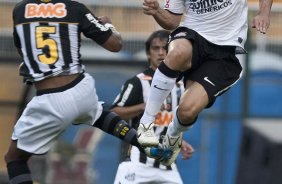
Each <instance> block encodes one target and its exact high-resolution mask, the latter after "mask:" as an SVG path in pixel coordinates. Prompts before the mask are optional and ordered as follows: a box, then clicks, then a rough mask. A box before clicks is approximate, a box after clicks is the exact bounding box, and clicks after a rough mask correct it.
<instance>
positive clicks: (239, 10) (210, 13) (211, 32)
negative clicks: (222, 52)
mask: <svg viewBox="0 0 282 184" xmlns="http://www.w3.org/2000/svg"><path fill="white" fill-rule="evenodd" d="M164 8H165V9H167V10H169V11H170V12H172V13H175V14H184V17H183V19H182V22H181V24H180V26H184V27H187V28H190V29H193V30H195V31H196V32H198V33H199V34H200V35H201V36H203V37H204V38H206V39H207V40H208V41H210V42H212V43H214V44H217V45H234V46H238V47H241V48H244V44H245V41H246V38H247V29H248V25H247V14H248V6H247V2H246V0H166V2H165V7H164Z"/></svg>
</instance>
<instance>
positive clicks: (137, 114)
mask: <svg viewBox="0 0 282 184" xmlns="http://www.w3.org/2000/svg"><path fill="white" fill-rule="evenodd" d="M169 34H170V32H169V31H166V30H158V31H154V32H153V33H152V34H151V35H150V36H149V37H148V39H147V40H146V42H145V48H146V55H147V58H148V64H149V67H148V68H146V69H145V70H144V71H143V72H142V73H139V74H137V75H136V76H134V77H132V78H130V79H128V80H127V81H126V82H125V83H124V85H123V86H122V89H121V92H120V94H119V95H118V96H117V97H116V99H115V101H114V103H113V106H112V108H111V110H112V111H113V112H115V113H117V114H118V115H119V116H120V117H121V118H122V119H125V120H127V122H128V123H129V124H130V125H131V126H132V127H135V128H137V127H138V125H139V121H140V118H141V115H142V113H143V112H144V109H145V103H146V102H147V97H148V93H149V91H150V84H151V82H152V78H153V75H154V72H155V70H156V69H157V67H158V65H159V64H160V62H161V61H162V60H163V59H164V58H165V56H166V53H167V41H168V37H169ZM183 92H184V85H183V82H182V81H179V82H177V83H176V84H175V85H174V88H173V90H172V91H171V93H170V95H169V96H168V97H167V98H166V99H165V101H164V103H163V105H162V109H161V111H160V112H158V115H157V117H156V120H155V122H156V123H155V127H154V130H155V134H156V135H157V137H158V139H159V140H160V141H161V140H162V136H163V135H165V134H166V131H167V126H168V124H169V123H170V121H171V119H172V117H173V109H175V108H176V107H177V105H178V103H179V99H180V95H181V94H182V93H183ZM121 150H122V151H121V153H122V154H121V159H122V162H121V163H120V164H119V167H118V170H117V173H116V177H115V181H114V184H119V183H122V184H139V183H140V184H141V183H152V184H153V183H158V184H162V183H170V184H183V181H182V179H181V176H180V174H179V172H178V169H177V167H176V164H175V163H173V164H172V165H171V166H164V165H162V164H160V162H159V161H158V160H155V159H153V158H149V157H147V156H146V155H145V154H144V153H142V152H140V151H139V149H137V148H136V147H135V146H130V145H128V144H126V143H122V146H121ZM193 151H194V150H193V147H192V146H191V145H189V144H188V143H187V142H185V141H183V142H182V145H181V153H182V158H183V159H188V158H190V157H191V156H192V154H193Z"/></svg>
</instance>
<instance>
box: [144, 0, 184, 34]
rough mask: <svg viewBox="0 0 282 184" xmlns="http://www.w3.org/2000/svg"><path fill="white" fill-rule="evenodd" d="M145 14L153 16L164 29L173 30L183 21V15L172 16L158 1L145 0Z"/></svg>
mask: <svg viewBox="0 0 282 184" xmlns="http://www.w3.org/2000/svg"><path fill="white" fill-rule="evenodd" d="M143 13H144V14H146V15H152V16H153V17H154V19H155V20H156V21H157V23H158V24H159V25H160V26H161V27H162V28H164V29H167V30H173V29H175V28H177V26H178V25H179V23H180V21H181V17H182V16H181V15H176V14H172V13H170V12H169V11H167V10H164V9H162V8H161V7H160V5H159V2H158V1H157V0H144V2H143Z"/></svg>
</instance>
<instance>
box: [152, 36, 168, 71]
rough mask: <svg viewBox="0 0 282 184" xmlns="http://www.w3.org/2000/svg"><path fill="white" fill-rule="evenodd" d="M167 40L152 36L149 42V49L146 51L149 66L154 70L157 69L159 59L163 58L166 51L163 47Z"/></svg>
mask: <svg viewBox="0 0 282 184" xmlns="http://www.w3.org/2000/svg"><path fill="white" fill-rule="evenodd" d="M166 43H167V40H166V39H165V40H161V39H160V38H154V39H153V40H152V42H151V46H150V50H149V52H148V53H147V57H148V60H149V62H150V67H151V68H152V69H154V70H156V69H157V67H158V66H159V64H160V63H161V61H163V60H164V58H165V56H166V54H167V51H166V49H165V46H166Z"/></svg>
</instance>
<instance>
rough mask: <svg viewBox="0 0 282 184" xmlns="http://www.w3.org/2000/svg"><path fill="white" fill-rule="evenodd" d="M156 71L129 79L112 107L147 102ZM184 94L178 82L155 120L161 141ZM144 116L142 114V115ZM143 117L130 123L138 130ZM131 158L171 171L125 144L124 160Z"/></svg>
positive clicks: (146, 72) (181, 85)
mask: <svg viewBox="0 0 282 184" xmlns="http://www.w3.org/2000/svg"><path fill="white" fill-rule="evenodd" d="M153 75H154V70H152V69H147V70H145V71H144V72H143V73H139V74H137V75H136V76H134V77H133V78H131V79H128V80H127V81H126V82H125V83H124V85H123V86H122V89H121V93H120V94H119V95H118V96H117V97H116V99H115V101H114V103H113V106H112V107H117V106H118V107H125V106H132V105H136V104H140V103H143V102H146V101H147V98H148V95H149V91H150V85H151V81H152V78H153ZM183 92H184V85H183V82H182V81H180V82H178V83H177V84H176V85H175V86H174V88H173V89H172V91H171V93H170V95H169V96H168V97H167V98H166V100H165V101H164V103H163V105H162V108H161V111H160V112H159V113H158V114H157V116H156V119H155V124H156V126H155V127H154V130H155V135H156V136H157V137H158V138H159V139H160V142H161V141H162V140H161V136H162V135H165V134H166V131H167V126H168V124H169V123H170V121H171V120H172V118H173V109H175V108H176V106H177V105H178V103H179V99H180V96H181V94H182V93H183ZM141 115H142V114H141ZM141 115H140V116H138V117H134V118H132V119H130V120H129V121H128V123H129V124H130V125H131V126H132V127H134V128H136V129H137V127H138V125H139V120H140V118H141ZM126 158H130V160H131V161H132V162H141V163H144V164H146V165H148V166H150V167H156V168H161V169H171V167H170V166H168V167H167V166H164V165H161V164H160V162H158V161H156V160H154V159H152V158H149V157H147V156H146V155H145V154H143V153H141V152H140V151H139V149H138V148H137V147H135V146H133V147H131V146H130V145H126V144H124V143H123V145H122V159H126Z"/></svg>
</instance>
